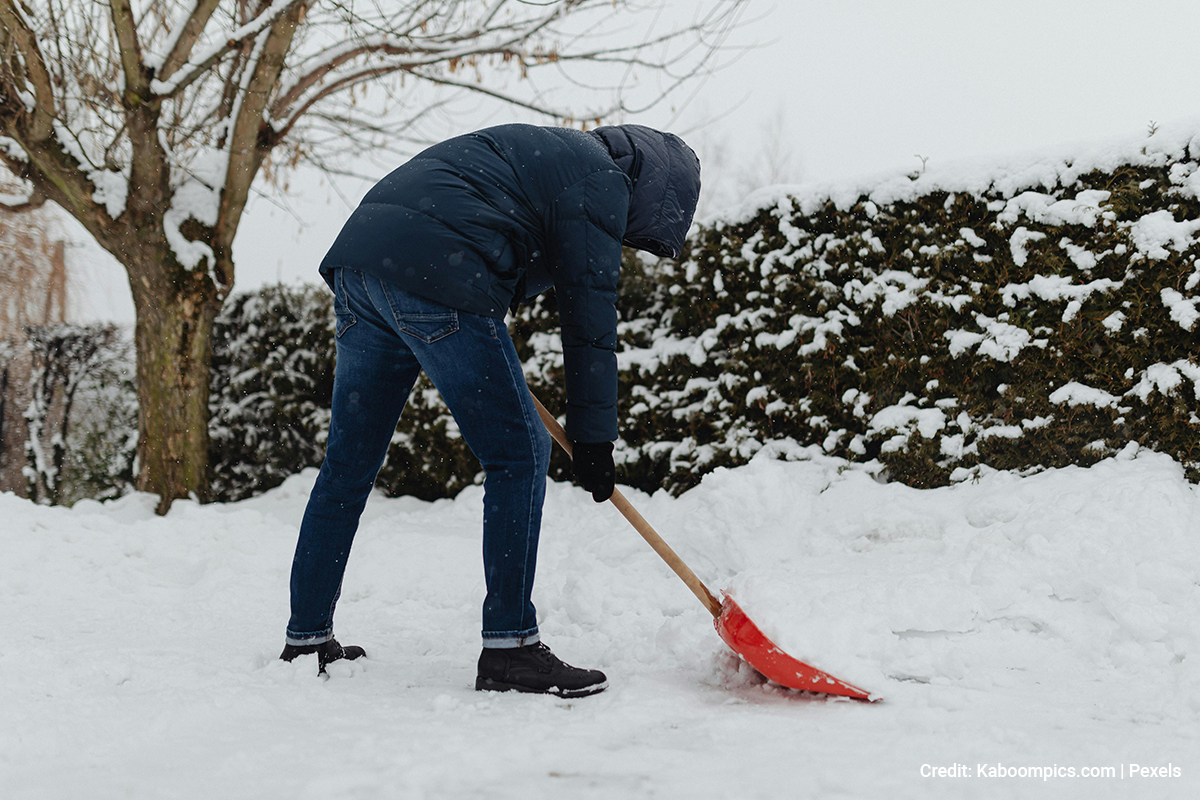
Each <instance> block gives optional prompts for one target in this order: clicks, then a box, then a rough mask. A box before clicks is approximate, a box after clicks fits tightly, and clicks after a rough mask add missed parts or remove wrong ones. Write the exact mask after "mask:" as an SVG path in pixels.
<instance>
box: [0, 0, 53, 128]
mask: <svg viewBox="0 0 1200 800" xmlns="http://www.w3.org/2000/svg"><path fill="white" fill-rule="evenodd" d="M0 31H2V36H3V39H4V40H5V42H4V43H5V44H7V45H9V46H10V47H12V49H13V50H15V51H16V53H19V54H20V56H21V60H22V61H23V62H24V64H25V71H24V74H22V75H20V76H17V75H11V73H10V72H9V66H10V65H11V64H12V63H13V61H14V60H15V59H12V58H10V59H8V61H7V63H6V64H5V69H4V72H5V73H6V77H7V76H8V75H11V77H12V79H13V81H14V82H13V89H15V90H16V91H17V93H18V96H17V97H15V98H5V99H11V100H15V101H17V103H15V104H14V103H11V102H10V103H9V104H8V105H10V106H12V105H19V106H21V107H24V109H25V115H28V117H29V122H28V123H27V124H26V125H23V126H22V127H23V128H24V129H25V131H26V132H27V135H28V136H29V137H30V138H31V139H33V140H34V141H39V142H40V141H44V140H45V139H48V138H50V135H51V134H52V133H54V116H55V113H56V111H55V103H54V84H53V81H52V79H51V77H50V71H49V70H48V69H46V60H45V59H44V58H43V57H42V51H41V48H40V47H39V46H38V40H37V34H35V33H34V32H33V29H32V28H31V27H30V26H29V22H28V21H27V20H26V19H25V14H24V13H23V11H22V10H21V9H20V8H18V7H17V5H16V4H15V3H14V2H13V0H0ZM18 78H20V79H21V80H22V82H24V83H26V84H27V85H32V87H33V96H32V98H26V97H21V96H20V95H21V94H22V91H23V90H24V91H25V92H26V93H27V91H28V90H27V88H26V87H21V86H17V85H16V83H15V81H16V79H18ZM5 94H8V92H5ZM30 100H32V103H31V102H30ZM30 106H32V108H31V107H30ZM5 116H7V114H5Z"/></svg>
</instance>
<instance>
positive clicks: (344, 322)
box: [333, 267, 358, 339]
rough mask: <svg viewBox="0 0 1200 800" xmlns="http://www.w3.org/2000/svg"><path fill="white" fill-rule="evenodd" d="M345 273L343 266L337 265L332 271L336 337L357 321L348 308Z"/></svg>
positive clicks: (340, 336)
mask: <svg viewBox="0 0 1200 800" xmlns="http://www.w3.org/2000/svg"><path fill="white" fill-rule="evenodd" d="M345 273H346V269H345V267H339V268H338V269H336V270H335V271H334V273H333V313H334V316H335V317H336V318H337V319H336V325H335V327H334V334H333V335H334V336H335V337H336V338H338V339H340V338H342V334H343V333H345V332H346V331H347V330H348V329H349V328H350V326H351V325H353V324H354V323H356V322H358V317H356V316H355V315H354V312H353V311H351V310H350V304H349V303H348V302H347V297H346V279H345Z"/></svg>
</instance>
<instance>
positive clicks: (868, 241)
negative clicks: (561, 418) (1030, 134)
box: [214, 137, 1200, 499]
mask: <svg viewBox="0 0 1200 800" xmlns="http://www.w3.org/2000/svg"><path fill="white" fill-rule="evenodd" d="M1198 160H1200V137H1196V138H1195V139H1193V140H1191V141H1190V142H1188V141H1186V140H1179V139H1176V140H1173V141H1165V140H1164V141H1159V140H1155V139H1154V138H1152V139H1151V140H1150V142H1149V143H1148V144H1146V145H1145V146H1143V147H1140V148H1133V149H1131V150H1129V151H1128V152H1127V153H1125V154H1123V155H1120V156H1119V157H1114V156H1112V155H1111V154H1105V155H1104V156H1103V157H1093V158H1090V159H1077V160H1074V161H1072V160H1059V161H1053V160H1044V161H1041V162H1032V163H1031V164H1028V165H1026V166H1025V167H1022V168H1020V169H1009V170H1005V169H999V170H996V171H994V173H993V174H991V175H982V176H981V175H980V174H978V173H975V174H970V173H964V174H961V175H958V176H955V175H952V174H946V175H943V176H941V177H939V176H936V175H930V174H922V175H913V176H908V177H903V178H897V179H893V180H890V181H883V182H880V183H879V184H878V185H876V186H874V187H868V188H866V189H864V190H862V191H860V192H854V191H850V192H847V191H845V190H841V191H839V192H837V193H827V194H825V195H822V194H820V193H817V192H814V191H812V190H800V191H798V192H796V193H792V194H787V193H785V192H781V193H775V194H772V195H767V196H764V198H763V199H762V200H761V201H760V202H759V204H758V205H757V206H754V207H752V210H751V211H749V212H747V213H742V214H741V215H740V216H738V217H735V218H731V219H727V220H724V221H714V222H711V223H709V224H705V225H702V226H700V229H699V232H698V233H697V234H695V235H694V236H693V237H692V239H691V241H690V245H689V250H688V251H687V252H686V253H685V254H684V256H683V258H682V259H681V260H680V261H678V262H674V261H660V260H655V259H647V258H645V257H639V256H638V255H636V254H634V253H632V252H627V253H626V255H625V259H624V265H623V271H622V278H621V285H620V292H621V298H620V308H619V312H620V319H621V322H620V329H619V334H620V336H619V339H620V345H619V347H620V350H619V353H618V360H619V364H620V367H621V372H620V382H621V389H620V396H621V420H620V430H621V432H622V439H621V440H620V441H619V442H618V448H617V456H618V462H619V463H620V465H621V468H622V471H623V480H624V482H625V483H628V484H630V485H633V486H635V487H637V488H640V489H643V490H646V491H655V490H657V489H660V488H665V489H667V490H669V491H671V492H674V493H678V492H681V491H683V490H685V489H687V488H688V487H690V486H693V485H695V484H696V483H698V482H699V480H700V479H701V477H702V476H703V475H704V474H706V473H708V472H710V471H712V470H713V469H716V468H718V467H723V466H724V467H731V466H736V465H739V464H742V463H745V462H746V461H748V460H749V459H750V458H751V457H752V456H754V455H755V454H756V453H758V452H759V451H760V450H762V449H763V448H764V447H767V446H770V447H771V448H772V449H773V451H774V452H776V453H778V454H781V455H783V456H785V457H804V454H805V453H806V452H813V451H814V450H819V451H821V452H824V453H827V454H830V455H834V456H839V457H842V458H845V459H848V460H850V461H856V462H867V463H871V464H874V465H875V467H876V468H877V470H878V474H879V476H880V478H881V479H890V480H897V481H902V482H904V483H906V484H909V485H912V486H917V487H929V486H939V485H944V484H946V483H949V482H951V481H955V480H962V479H966V478H969V477H971V476H972V475H974V474H977V473H978V471H979V470H981V469H1007V470H1016V471H1029V470H1036V469H1042V468H1047V467H1061V466H1066V465H1070V464H1078V465H1087V464H1091V463H1094V462H1096V461H1097V460H1099V459H1101V458H1104V457H1106V456H1110V455H1112V454H1114V453H1116V452H1118V451H1120V450H1122V449H1123V448H1125V447H1127V446H1129V444H1130V443H1131V442H1132V443H1136V444H1138V445H1140V446H1142V447H1146V448H1151V449H1154V450H1157V451H1160V452H1164V453H1168V454H1170V455H1171V456H1173V457H1174V458H1176V459H1177V460H1178V461H1179V462H1180V463H1182V464H1183V465H1184V466H1185V468H1186V469H1187V471H1188V474H1189V475H1190V476H1191V477H1192V478H1193V479H1196V478H1198V477H1200V446H1198V433H1200V416H1198V413H1200V360H1198V357H1197V344H1196V332H1197V331H1196V323H1197V321H1198V320H1200V262H1198V260H1197V256H1198V255H1200V244H1198V243H1197V233H1198V232H1200V169H1198V165H1197V161H1198ZM321 296H322V297H324V295H321ZM321 302H326V303H327V299H324V300H322V301H321ZM322 325H324V326H325V327H324V328H323V330H324V333H323V334H322V335H323V336H326V337H328V336H329V334H328V325H329V321H328V320H327V319H326V320H325V321H324V322H322ZM510 328H511V330H512V332H513V337H514V340H515V341H516V342H517V345H518V350H519V352H520V354H521V357H522V360H523V362H524V364H525V371H526V377H527V379H528V381H529V384H530V386H531V388H532V389H533V391H534V392H535V393H536V394H537V395H538V396H539V397H540V398H541V399H542V400H543V402H545V403H546V405H547V406H548V407H549V408H551V410H555V409H561V408H562V407H563V397H562V386H563V380H562V358H561V346H560V344H559V341H558V329H557V310H556V307H555V304H554V296H553V292H550V293H547V294H546V295H543V296H542V297H540V298H538V299H537V301H535V302H534V303H533V304H531V305H529V306H526V307H524V308H522V309H521V310H520V311H519V312H518V314H517V315H516V316H515V317H514V318H512V319H511V320H510ZM271 343H272V346H274V347H278V348H284V349H286V348H287V347H289V345H288V342H287V336H283V337H282V338H274V339H272V340H271ZM243 349H244V350H245V352H247V353H251V352H252V353H254V354H255V355H254V356H253V357H254V358H255V359H257V358H260V357H262V358H267V357H268V354H269V352H274V351H271V350H270V348H267V349H265V350H263V352H262V354H260V353H259V350H258V349H254V348H243ZM260 349H261V348H260ZM304 349H305V351H306V352H311V353H318V354H321V353H324V354H326V355H323V356H321V358H327V357H328V354H332V350H333V346H332V340H331V339H329V341H327V342H325V343H324V344H320V345H318V344H316V343H313V344H307V345H305V346H304ZM279 358H280V359H282V360H286V359H284V358H283V356H282V355H281V356H279ZM308 360H312V359H308ZM317 362H320V363H321V364H325V362H324V361H321V359H317V360H316V361H314V362H313V363H317ZM214 363H218V360H216V359H215V360H214ZM254 363H255V364H257V363H259V362H254ZM262 363H263V364H266V361H263V362H262ZM305 363H307V360H306V361H305ZM248 368H249V367H248V366H247V365H243V367H242V368H241V369H243V370H246V369H248ZM321 369H323V370H327V369H328V367H327V366H323V367H321ZM231 374H232V373H231ZM245 374H250V373H243V378H242V379H241V383H242V384H244V385H245V387H246V388H245V392H246V393H244V394H242V395H240V396H239V397H237V398H234V397H232V396H231V397H230V398H227V400H230V401H232V402H234V404H235V405H236V404H239V403H240V404H242V405H245V406H255V405H258V406H262V404H263V403H267V405H268V407H273V406H271V405H270V404H271V403H273V402H275V401H273V400H270V398H271V397H273V396H274V395H272V394H271V393H270V392H269V391H266V392H265V391H264V390H262V389H257V388H252V387H251V384H250V383H248V382H247V381H246V379H245ZM325 374H326V373H325V372H322V375H325ZM256 380H257V378H256ZM325 380H326V379H325V378H324V377H322V378H321V379H320V380H318V381H316V383H320V384H321V385H325V384H324V383H322V381H325ZM227 385H230V386H232V385H233V384H232V383H228V384H227ZM255 385H257V384H255ZM268 401H270V402H268ZM306 408H307V407H306ZM324 408H327V405H326V406H324ZM285 416H286V415H285ZM292 417H296V418H297V419H301V420H303V421H302V422H301V423H295V422H289V423H288V424H290V425H294V424H299V425H300V429H301V430H302V431H303V437H307V438H308V439H310V440H311V442H312V443H313V444H314V446H315V445H319V443H320V440H319V434H318V433H316V427H317V426H319V425H318V424H319V423H322V422H323V419H324V418H323V417H321V415H320V414H318V413H316V411H315V410H312V409H309V410H305V411H304V412H303V413H298V415H297V414H293V415H292ZM292 417H287V418H288V419H291V418H292ZM223 419H226V420H228V419H229V417H228V415H226V416H225V417H223ZM281 419H282V418H281ZM224 424H228V423H224ZM280 425H281V423H280V422H275V423H271V424H270V426H268V427H267V428H264V429H263V430H262V431H261V432H260V433H259V434H258V438H257V439H254V441H251V440H252V439H253V438H254V437H248V435H247V434H245V433H242V434H238V435H237V436H225V439H224V440H228V441H232V440H237V441H239V442H246V443H247V444H246V445H245V446H243V448H242V450H241V451H239V452H240V453H243V454H245V455H241V456H239V458H245V459H251V460H252V459H258V462H256V463H262V462H264V461H269V460H270V458H272V457H267V456H264V455H262V454H261V453H260V452H259V451H260V449H261V450H262V451H263V452H265V451H268V450H272V449H273V448H274V446H275V445H274V444H272V443H273V442H274V441H276V440H278V439H279V438H280V435H281V434H280V433H279V431H280ZM231 430H232V428H231ZM256 448H258V449H256ZM301 449H302V448H301ZM292 450H295V448H291V449H288V451H287V456H286V458H282V459H276V461H275V462H272V463H278V465H279V466H278V469H275V471H274V472H272V473H271V477H270V479H269V480H265V481H264V480H258V481H257V483H255V484H254V485H255V487H256V490H257V489H261V488H266V486H267V484H268V483H271V484H273V483H275V482H278V480H282V476H283V475H284V474H286V473H288V472H294V471H295V470H296V469H298V468H299V467H300V466H304V465H307V464H309V463H316V461H314V459H316V453H317V450H316V449H310V450H306V451H304V452H303V453H300V452H299V451H297V452H296V453H293V452H292ZM256 453H259V454H258V455H255V454H256ZM317 461H319V459H317ZM220 463H222V464H225V465H228V466H226V467H219V468H218V470H217V472H218V473H220V471H221V469H226V470H228V469H233V470H234V471H236V470H237V469H238V467H237V466H236V464H235V459H230V458H226V459H225V460H224V461H221V462H220ZM243 463H246V462H243ZM568 473H569V464H568V463H567V461H566V459H565V458H564V457H563V456H562V455H561V454H559V453H556V456H555V460H554V462H553V463H552V467H551V477H554V478H560V479H561V478H565V477H567V475H568ZM481 479H482V476H481V475H480V474H479V465H478V463H477V462H476V461H475V459H474V458H473V457H472V456H471V454H470V452H469V450H468V449H467V448H466V446H465V444H464V443H463V441H462V439H461V438H460V437H459V435H458V432H457V428H456V426H455V425H454V422H453V419H452V418H451V417H450V416H449V414H448V413H447V412H446V410H445V408H444V406H443V405H442V403H441V400H440V397H439V396H438V394H437V392H436V390H434V389H433V388H432V387H431V386H430V385H429V384H428V383H426V382H424V380H423V381H422V383H421V384H419V385H418V387H417V389H416V391H414V393H413V396H412V398H411V399H410V402H409V406H408V408H407V409H406V410H405V414H404V417H403V418H402V420H401V424H400V427H399V428H398V429H397V432H396V436H395V438H394V439H393V443H392V448H391V450H390V451H389V454H388V459H387V463H386V464H385V466H384V469H383V470H382V472H381V473H380V479H379V482H378V485H379V486H380V487H381V488H382V489H383V490H384V491H386V492H387V493H389V494H393V495H395V494H413V495H416V496H418V497H422V498H426V499H432V498H436V497H442V496H451V495H454V494H456V493H457V492H458V491H459V490H460V489H461V488H462V487H463V486H465V485H467V484H469V483H472V482H478V481H480V480H481Z"/></svg>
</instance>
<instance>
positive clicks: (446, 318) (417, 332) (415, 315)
mask: <svg viewBox="0 0 1200 800" xmlns="http://www.w3.org/2000/svg"><path fill="white" fill-rule="evenodd" d="M396 324H397V325H398V326H399V327H400V331H401V332H402V333H407V334H408V335H409V336H415V337H416V338H418V339H420V340H421V341H422V342H424V343H425V344H433V343H434V342H436V341H437V340H438V339H445V338H446V337H447V336H449V335H450V334H452V333H454V332H455V331H457V330H458V312H457V311H455V310H454V309H452V308H448V309H446V310H445V311H435V312H432V313H431V312H408V313H399V314H396Z"/></svg>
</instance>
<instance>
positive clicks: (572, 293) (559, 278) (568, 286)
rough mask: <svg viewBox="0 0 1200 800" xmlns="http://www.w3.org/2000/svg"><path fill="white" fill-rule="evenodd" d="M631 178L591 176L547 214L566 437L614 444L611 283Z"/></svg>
mask: <svg viewBox="0 0 1200 800" xmlns="http://www.w3.org/2000/svg"><path fill="white" fill-rule="evenodd" d="M629 195H630V185H629V179H628V178H626V177H625V175H624V174H623V173H621V172H618V171H616V170H606V171H602V172H596V173H592V174H591V175H589V176H588V177H586V178H584V179H583V180H581V181H579V182H578V183H575V184H574V185H572V186H570V187H568V188H567V189H565V190H564V191H563V192H562V193H561V194H559V195H558V197H557V198H556V199H555V201H554V203H553V204H552V206H551V209H550V219H549V220H548V225H547V236H546V248H547V256H548V260H549V265H550V269H551V274H552V278H553V280H554V291H555V296H556V297H557V299H558V314H559V322H560V325H561V327H562V345H563V365H564V367H565V371H566V383H567V425H566V429H567V435H568V436H569V437H570V438H571V439H572V440H574V441H577V442H611V441H614V440H615V439H616V438H617V356H616V346H617V308H616V306H617V279H618V278H619V276H620V270H621V239H622V237H623V236H624V234H625V222H626V219H627V217H628V213H629Z"/></svg>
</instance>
